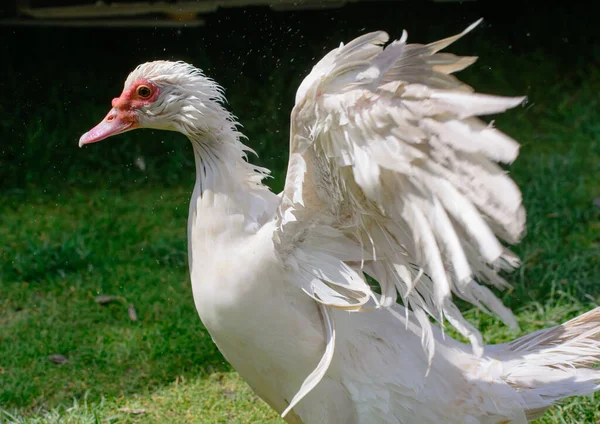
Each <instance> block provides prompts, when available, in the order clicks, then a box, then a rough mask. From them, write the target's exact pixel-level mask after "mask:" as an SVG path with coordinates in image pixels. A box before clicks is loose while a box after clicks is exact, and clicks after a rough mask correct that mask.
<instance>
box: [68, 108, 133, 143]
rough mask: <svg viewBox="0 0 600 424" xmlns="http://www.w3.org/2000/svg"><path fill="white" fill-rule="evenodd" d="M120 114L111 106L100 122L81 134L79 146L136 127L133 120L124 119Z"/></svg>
mask: <svg viewBox="0 0 600 424" xmlns="http://www.w3.org/2000/svg"><path fill="white" fill-rule="evenodd" d="M120 115H121V114H120V113H119V111H118V110H117V109H116V108H112V109H111V110H110V112H108V115H106V117H105V118H104V119H103V120H102V122H100V123H99V124H98V125H96V126H95V127H94V128H92V129H91V130H89V131H88V132H86V133H85V134H83V135H82V136H81V138H80V139H79V147H82V146H83V145H84V144H90V143H95V142H97V141H100V140H104V139H105V138H108V137H110V136H112V135H116V134H121V133H124V132H125V131H129V130H132V129H134V128H135V127H136V125H135V122H134V121H133V120H130V119H128V120H124V119H123V118H122V117H121V116H120Z"/></svg>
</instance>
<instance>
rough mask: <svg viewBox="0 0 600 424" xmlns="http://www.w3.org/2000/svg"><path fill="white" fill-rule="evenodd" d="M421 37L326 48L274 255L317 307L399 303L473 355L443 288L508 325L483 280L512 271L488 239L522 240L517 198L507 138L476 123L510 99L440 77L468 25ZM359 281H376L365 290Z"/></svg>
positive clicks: (313, 76) (304, 113)
mask: <svg viewBox="0 0 600 424" xmlns="http://www.w3.org/2000/svg"><path fill="white" fill-rule="evenodd" d="M479 22H480V21H477V22H475V23H474V24H473V25H471V26H469V27H468V28H467V29H466V30H465V31H463V32H462V33H460V34H458V35H455V36H453V37H449V38H446V39H444V40H440V41H437V42H435V43H431V44H427V45H418V44H412V45H411V44H406V38H407V37H406V33H403V35H402V38H401V39H400V40H398V41H393V42H392V43H389V44H388V45H387V46H385V47H384V44H385V43H386V42H387V41H388V36H387V34H386V33H384V32H374V33H370V34H366V35H363V36H361V37H359V38H357V39H355V40H353V41H351V42H350V43H348V44H347V45H343V44H341V45H340V47H338V48H337V49H334V50H333V51H331V52H330V53H329V54H327V55H326V56H325V57H324V58H323V59H322V60H321V61H320V62H319V63H318V64H317V65H316V66H315V67H314V68H313V70H312V72H311V73H310V75H308V76H307V77H306V79H305V80H304V81H303V82H302V84H301V86H300V88H299V89H298V93H297V96H296V106H295V107H294V110H293V112H292V121H291V134H290V140H291V141H290V163H289V167H288V175H287V179H286V185H285V188H284V192H283V195H282V201H281V205H280V207H279V210H278V217H277V230H276V233H275V236H274V241H275V246H276V251H277V253H278V254H279V256H280V258H281V260H282V262H283V263H284V264H285V266H286V268H287V270H288V272H289V278H288V279H289V280H290V281H292V283H293V284H296V285H297V286H298V287H300V288H301V289H302V290H304V291H305V292H306V293H307V294H308V295H310V296H312V297H313V298H314V299H315V300H317V301H318V302H319V303H320V304H321V305H322V306H323V307H325V308H327V307H332V308H341V309H347V310H352V311H363V310H368V309H371V308H372V307H391V306H393V305H394V304H395V303H396V301H397V299H398V298H400V299H401V300H402V302H403V303H404V305H405V306H406V307H407V309H406V310H407V313H408V309H410V310H411V311H412V312H413V313H414V314H415V317H416V319H417V321H418V323H419V324H420V326H421V329H422V343H423V346H424V348H425V350H426V351H427V354H428V357H429V358H430V359H431V358H432V357H433V354H434V339H433V335H432V329H431V328H432V327H431V322H430V319H429V318H430V317H433V318H435V319H436V320H439V321H440V322H443V320H444V319H446V320H447V321H448V322H449V323H450V324H451V325H452V326H453V327H455V328H456V329H457V330H458V331H459V332H460V333H461V334H463V335H464V336H465V337H466V338H468V339H469V340H470V342H471V344H472V346H473V349H474V351H475V352H476V353H479V354H480V353H481V352H482V351H483V345H482V338H481V335H480V333H479V331H478V330H477V329H476V328H475V327H473V326H472V325H471V324H470V323H469V322H468V321H466V320H465V319H464V317H463V316H462V314H461V312H460V310H459V308H458V307H457V306H456V305H455V304H454V303H453V296H457V297H459V298H461V299H464V300H466V301H468V302H470V303H472V304H473V305H475V306H477V307H479V308H481V309H482V310H484V311H486V312H491V313H494V314H496V315H497V316H499V317H500V318H501V319H502V320H503V321H504V322H505V323H506V324H507V325H510V326H513V327H516V325H517V323H516V320H515V318H514V316H513V314H512V313H511V311H510V310H509V309H508V308H506V307H505V306H504V305H503V304H502V302H501V301H500V300H499V299H498V298H497V297H496V295H495V294H494V293H493V292H492V291H491V290H490V289H489V288H488V287H486V286H484V285H483V284H484V283H485V284H489V285H491V286H494V287H496V288H498V289H503V288H506V287H508V284H507V283H506V281H504V279H503V278H502V277H501V276H500V274H499V272H500V271H501V270H511V269H513V268H514V267H516V266H518V265H519V261H518V258H516V257H515V256H514V255H513V254H512V253H511V252H510V251H509V250H508V249H507V248H506V247H505V246H504V245H503V244H502V243H501V242H500V239H501V240H504V241H506V242H508V243H516V242H518V241H519V240H520V239H521V237H522V236H523V235H524V231H525V211H524V209H523V205H522V197H521V192H520V190H519V188H518V187H517V185H516V184H515V183H514V181H513V180H512V179H511V178H510V177H509V175H508V173H507V172H506V171H505V170H504V169H503V168H502V167H501V166H499V165H498V164H499V163H502V164H510V163H512V162H513V161H514V160H515V159H516V158H517V156H518V153H519V144H518V143H517V142H516V141H515V140H513V139H512V138H510V137H509V136H507V135H505V134H504V133H502V132H501V131H499V130H497V129H495V128H494V127H493V126H492V125H491V124H486V123H484V122H482V121H481V120H479V118H478V117H479V116H482V115H490V114H496V113H500V112H504V111H505V110H507V109H510V108H513V107H516V106H517V105H519V104H521V103H522V102H523V100H524V98H523V97H499V96H494V95H488V94H480V93H475V92H474V91H473V89H472V88H471V87H469V86H467V85H465V84H463V83H461V82H460V81H459V80H458V79H457V78H456V77H454V76H453V75H451V74H452V73H454V72H457V71H460V70H462V69H464V68H466V67H467V66H469V65H471V64H472V63H474V61H475V60H476V58H475V57H459V56H455V55H453V54H450V53H438V52H439V51H440V50H442V49H444V48H445V47H447V46H449V45H450V44H452V43H453V42H454V41H456V40H458V39H459V38H460V37H462V36H463V35H465V34H466V33H468V32H469V31H471V30H472V29H473V28H474V27H475V26H476V25H477V24H478V23H479ZM365 275H369V276H370V277H372V278H373V279H374V280H376V281H377V282H378V283H379V286H380V289H381V290H380V295H379V296H376V295H375V294H374V292H373V291H372V289H371V287H370V286H369V284H368V282H367V280H366V277H365Z"/></svg>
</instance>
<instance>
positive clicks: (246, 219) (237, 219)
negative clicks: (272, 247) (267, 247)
mask: <svg viewBox="0 0 600 424" xmlns="http://www.w3.org/2000/svg"><path fill="white" fill-rule="evenodd" d="M187 135H188V138H189V139H190V141H191V142H192V146H193V150H194V159H195V162H196V183H195V187H194V192H193V194H192V200H191V204H190V216H189V227H190V230H193V231H194V232H196V233H203V234H206V235H209V236H210V237H209V239H210V238H215V237H223V236H227V235H233V234H240V233H247V232H252V231H255V230H256V228H257V227H258V226H260V221H261V219H264V213H265V212H266V209H268V208H267V207H266V205H261V204H260V199H263V198H265V195H266V193H269V191H268V188H267V187H266V186H265V185H263V184H262V179H263V178H264V177H265V176H266V175H267V173H268V171H267V170H265V169H263V168H259V167H257V166H254V165H252V164H251V163H249V162H248V161H247V160H246V159H247V155H246V152H247V151H249V150H250V149H249V148H248V147H247V146H245V145H244V144H243V143H242V142H240V140H239V138H240V136H241V135H240V134H239V133H238V132H237V131H236V129H235V123H233V122H231V121H230V120H227V119H224V120H223V122H221V123H220V125H215V126H213V128H210V129H208V130H207V129H206V128H205V129H203V131H197V132H192V133H189V134H187ZM257 202H258V203H257Z"/></svg>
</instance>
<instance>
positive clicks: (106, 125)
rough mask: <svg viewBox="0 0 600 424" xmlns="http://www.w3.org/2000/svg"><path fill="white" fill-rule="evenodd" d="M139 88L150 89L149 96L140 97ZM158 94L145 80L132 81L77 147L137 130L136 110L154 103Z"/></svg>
mask: <svg viewBox="0 0 600 424" xmlns="http://www.w3.org/2000/svg"><path fill="white" fill-rule="evenodd" d="M141 86H146V87H148V88H149V89H150V91H151V93H150V96H148V97H142V96H141V95H140V94H139V93H138V91H139V88H140V87H141ZM159 94H160V89H159V88H158V87H157V86H156V85H154V84H153V83H152V82H150V81H148V80H147V79H145V78H141V79H139V80H137V81H134V82H133V83H132V84H131V85H130V86H129V88H127V89H126V90H125V91H123V93H121V96H120V97H118V98H115V99H113V101H112V106H113V108H112V109H111V110H110V111H109V112H108V114H107V115H106V117H105V118H104V119H103V120H102V122H100V123H99V124H98V125H96V126H95V127H94V128H92V129H91V130H89V131H88V132H86V133H85V134H83V135H82V136H81V138H80V139H79V147H81V146H83V145H84V144H90V143H95V142H97V141H100V140H104V139H105V138H108V137H110V136H113V135H116V134H120V133H123V132H125V131H129V130H133V129H135V128H137V127H138V126H139V122H138V115H137V110H138V109H139V108H141V107H142V106H146V105H149V104H151V103H153V102H154V101H156V99H157V98H158V95H159Z"/></svg>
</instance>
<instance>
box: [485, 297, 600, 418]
mask: <svg viewBox="0 0 600 424" xmlns="http://www.w3.org/2000/svg"><path fill="white" fill-rule="evenodd" d="M490 353H491V354H494V353H495V354H497V355H498V359H500V360H502V363H503V374H504V375H503V379H504V380H505V381H506V382H507V383H508V384H509V385H510V386H511V387H513V388H514V389H515V390H517V391H518V392H519V394H520V395H521V398H522V399H523V403H524V405H525V409H526V414H527V417H528V418H529V419H535V418H536V417H539V416H540V415H541V414H542V413H543V412H544V411H545V410H546V409H547V408H548V407H550V406H551V405H553V404H554V403H556V402H558V401H560V400H561V399H563V398H567V397H571V396H580V395H588V394H591V393H593V392H595V391H597V390H600V367H598V365H599V364H600V307H598V308H595V309H593V310H591V311H589V312H587V313H585V314H583V315H580V316H578V317H577V318H574V319H572V320H570V321H568V322H566V323H564V324H562V325H559V326H556V327H552V328H548V329H545V330H540V331H536V332H534V333H531V334H528V335H527V336H524V337H521V338H519V339H516V340H514V341H513V342H511V343H507V344H504V345H501V346H496V347H495V348H493V349H492V351H491V352H490Z"/></svg>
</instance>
